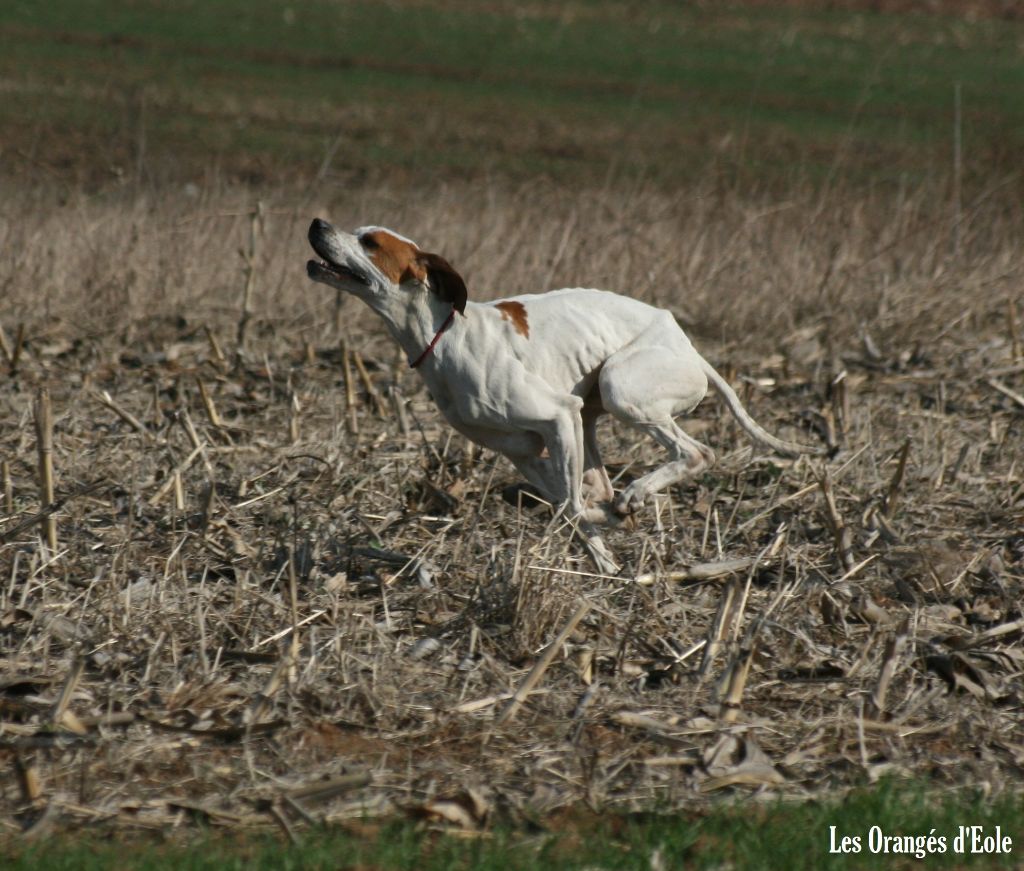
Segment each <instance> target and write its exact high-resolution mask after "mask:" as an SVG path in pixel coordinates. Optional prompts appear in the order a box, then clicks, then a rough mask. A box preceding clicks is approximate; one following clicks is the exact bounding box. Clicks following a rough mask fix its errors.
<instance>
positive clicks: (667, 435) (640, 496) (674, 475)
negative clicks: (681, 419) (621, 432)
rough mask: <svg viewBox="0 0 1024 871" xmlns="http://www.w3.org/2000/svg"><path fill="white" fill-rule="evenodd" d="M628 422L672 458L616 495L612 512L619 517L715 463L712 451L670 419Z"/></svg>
mask: <svg viewBox="0 0 1024 871" xmlns="http://www.w3.org/2000/svg"><path fill="white" fill-rule="evenodd" d="M631 423H632V425H633V426H634V427H636V428H637V429H639V430H641V431H642V432H646V433H647V434H648V435H650V436H651V437H652V438H653V439H654V440H655V441H657V442H658V443H659V444H660V445H661V446H662V447H664V448H665V449H666V450H667V451H668V452H669V456H670V457H671V458H672V459H671V460H670V461H669V462H667V463H666V464H665V465H664V466H661V467H659V468H657V469H655V470H654V471H653V472H649V473H648V474H646V475H644V476H643V477H642V478H637V480H635V481H633V482H632V483H631V484H630V485H629V486H628V487H626V489H625V490H623V491H622V492H621V493H620V494H619V495H618V497H617V498H616V499H615V510H616V511H618V512H619V513H620V514H632V513H633V512H634V511H636V510H637V509H638V508H640V507H641V506H642V505H643V504H644V502H645V501H646V499H647V497H648V496H650V495H652V494H654V493H658V492H660V491H662V490H664V489H665V488H666V487H671V486H672V485H673V484H677V483H679V482H680V481H685V480H687V479H692V478H695V477H696V476H697V475H699V474H700V473H701V472H703V471H704V470H705V469H707V468H709V467H710V466H711V465H713V464H714V462H715V454H714V451H712V450H711V448H709V447H708V446H707V445H702V444H701V443H700V442H698V441H697V440H696V439H692V438H690V436H688V435H687V434H686V433H685V432H683V431H682V430H681V429H680V428H679V427H678V426H677V425H676V423H675V421H673V420H672V419H671V418H669V419H668V420H664V421H659V422H639V421H631Z"/></svg>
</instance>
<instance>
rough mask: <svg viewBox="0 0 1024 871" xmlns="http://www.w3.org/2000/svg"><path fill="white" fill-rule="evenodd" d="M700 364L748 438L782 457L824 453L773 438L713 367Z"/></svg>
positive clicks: (820, 450)
mask: <svg viewBox="0 0 1024 871" xmlns="http://www.w3.org/2000/svg"><path fill="white" fill-rule="evenodd" d="M700 362H701V368H702V369H703V370H704V374H705V375H706V376H707V378H708V381H710V382H711V384H712V386H714V388H715V390H717V391H718V392H719V393H720V394H721V396H722V399H724V400H725V404H726V405H728V406H729V411H731V412H732V413H733V416H734V417H735V418H736V420H737V421H739V424H740V426H741V427H743V429H745V430H746V431H747V433H749V435H750V437H751V438H752V439H753V440H754V441H756V442H758V443H759V444H762V445H764V446H765V447H766V448H771V449H772V450H773V451H775V452H776V453H779V454H782V456H784V457H799V456H800V455H801V454H815V455H819V456H820V455H822V454H824V453H825V451H824V450H822V449H821V448H816V447H811V446H810V445H798V444H795V443H794V442H787V441H783V440H782V439H779V438H776V437H775V436H773V435H772V434H771V433H770V432H768V431H767V430H766V429H764V428H763V427H762V426H761V425H760V424H759V423H758V422H757V421H756V420H754V418H752V417H751V416H750V415H749V414H748V413H747V410H746V409H745V408H744V407H743V403H742V402H740V398H739V397H738V396H737V395H736V391H735V390H733V389H732V386H731V385H730V384H729V382H728V381H726V380H725V379H724V378H723V377H722V376H721V375H719V374H718V372H716V371H715V367H714V366H712V365H711V364H710V363H709V362H708V361H707V360H705V359H704V358H703V357H701V358H700Z"/></svg>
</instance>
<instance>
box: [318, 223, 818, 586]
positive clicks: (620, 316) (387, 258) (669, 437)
mask: <svg viewBox="0 0 1024 871" xmlns="http://www.w3.org/2000/svg"><path fill="white" fill-rule="evenodd" d="M309 241H310V244H311V245H312V246H313V250H314V251H316V253H317V255H318V256H319V257H320V258H322V259H321V261H315V260H311V261H309V263H308V265H307V272H308V274H309V277H310V278H312V279H313V280H314V281H320V282H323V283H325V284H328V285H330V286H331V287H335V288H339V289H341V290H344V291H347V292H348V293H351V294H353V295H354V296H357V297H359V298H360V299H361V300H363V301H364V302H365V303H367V304H368V305H369V306H370V308H372V309H373V310H374V311H375V312H377V314H378V315H380V316H381V318H382V319H383V320H384V323H385V324H386V325H387V328H388V330H389V331H390V332H391V335H392V336H394V338H395V340H396V341H397V342H398V343H399V344H400V345H401V346H402V348H403V349H404V350H405V353H406V354H407V355H408V358H409V363H410V365H411V366H412V367H413V368H414V369H418V370H419V372H420V374H421V375H422V376H423V379H424V381H426V383H427V387H428V388H429V389H430V393H431V395H432V396H433V398H434V401H435V402H436V403H437V405H438V407H439V408H440V409H441V413H442V414H444V416H445V418H447V420H448V422H449V423H450V424H451V425H452V426H453V427H454V428H455V429H456V430H458V431H459V432H460V433H462V434H463V435H464V436H466V437H467V438H469V439H472V440H473V441H474V442H476V443H477V444H480V445H483V446H484V447H486V448H490V449H491V450H494V451H498V452H499V453H502V454H504V455H505V456H506V457H508V458H509V460H511V461H512V464H513V465H514V466H515V467H516V468H517V469H518V470H519V471H520V472H521V473H522V475H523V476H524V477H525V478H526V480H527V481H528V482H529V483H530V484H532V485H533V486H534V487H535V488H537V490H538V491H540V493H541V494H542V495H543V496H544V497H545V498H546V499H549V500H550V501H551V502H552V504H554V505H556V506H560V507H562V508H564V509H565V510H566V511H567V512H568V514H569V515H570V516H571V518H573V519H574V520H575V521H576V522H577V523H578V524H579V529H580V531H581V533H582V534H583V537H584V539H585V541H586V544H587V548H588V550H589V551H590V554H591V556H592V557H593V558H594V561H595V563H596V564H597V566H598V568H599V570H600V571H602V572H606V573H614V572H615V571H617V566H616V564H615V560H614V559H613V557H612V555H611V553H610V551H609V550H608V548H607V546H606V545H605V544H604V542H603V541H602V539H601V538H600V536H599V534H598V532H597V530H596V529H595V528H594V526H593V524H594V522H597V521H601V520H605V519H608V516H609V515H608V509H609V507H610V508H611V509H612V510H613V511H614V512H615V513H616V514H618V515H625V514H630V513H632V512H634V511H636V509H637V508H639V507H640V506H641V505H643V503H644V500H645V499H646V498H647V497H648V496H649V495H651V494H652V493H656V492H658V491H660V490H663V489H665V488H666V487H668V486H670V485H671V484H675V483H676V482H677V481H681V480H684V479H686V478H692V477H694V476H695V475H698V474H700V472H702V471H703V470H704V469H706V468H707V467H708V466H710V465H711V464H712V463H713V462H714V461H715V455H714V453H713V452H712V450H711V449H710V448H708V447H707V446H706V445H702V444H701V443H700V442H698V441H695V440H694V439H692V438H690V436H688V435H687V434H686V433H685V432H683V431H682V430H681V429H680V428H679V427H678V426H677V425H676V423H675V421H674V420H673V418H675V417H677V416H678V415H681V414H685V413H686V412H688V411H691V410H692V409H693V408H694V407H695V406H696V405H697V404H698V403H699V402H700V401H701V400H702V399H703V398H704V395H705V394H706V393H707V389H708V382H709V381H710V382H711V384H712V385H714V387H715V388H716V389H717V390H718V392H719V393H720V394H721V395H722V397H723V399H724V400H725V403H726V405H728V407H729V410H730V411H731V412H732V413H733V414H734V415H735V416H736V419H737V420H738V421H739V423H740V425H741V426H742V427H743V429H745V430H746V431H747V432H748V433H749V434H750V436H751V437H752V438H753V439H754V440H756V441H757V442H759V443H761V444H762V445H764V446H766V447H768V448H771V449H772V450H775V451H777V452H779V453H780V454H784V455H787V456H796V455H798V454H800V453H809V452H812V449H810V448H805V447H802V446H800V445H795V444H791V443H789V442H784V441H782V440H780V439H777V438H775V437H774V436H772V435H770V434H769V433H768V432H766V431H765V430H764V429H762V428H761V427H760V426H759V425H758V424H757V423H756V422H755V421H754V420H753V418H751V417H750V415H749V414H748V413H747V412H746V410H745V409H744V408H743V406H742V405H741V403H740V401H739V398H738V397H737V396H736V394H735V392H734V391H733V389H732V388H731V387H730V386H729V384H728V383H727V382H726V381H725V379H723V378H722V376H721V375H719V374H718V373H717V372H716V371H715V370H714V369H713V368H712V367H711V365H710V364H709V363H708V362H707V361H706V360H705V359H704V358H703V357H701V355H700V354H698V353H697V351H696V350H695V349H694V347H693V345H691V344H690V340H689V339H688V338H687V337H686V334H685V333H684V332H683V331H682V330H681V329H680V328H679V325H678V324H677V323H676V321H675V318H673V317H672V315H671V314H670V313H669V312H667V311H664V310H662V309H657V308H654V307H653V306H650V305H647V304H646V303H642V302H639V301H638V300H635V299H630V298H629V297H625V296H619V295H618V294H615V293H609V292H607V291H601V290H585V289H581V288H572V289H566V290H554V291H551V292H550V293H543V294H527V295H524V296H517V297H513V298H511V299H505V300H499V301H496V302H487V303H476V302H469V301H468V300H467V294H466V285H465V283H464V282H463V280H462V278H461V277H460V276H459V274H458V273H457V272H456V271H455V270H454V269H453V268H452V267H451V266H450V265H449V264H448V262H447V261H446V260H444V258H442V257H439V256H438V255H437V254H429V253H427V252H425V251H421V250H420V249H419V247H418V246H417V245H416V244H415V243H414V242H412V241H410V240H409V239H406V238H404V237H403V236H399V235H398V234H397V233H394V232H392V231H391V230H386V229H384V228H382V227H362V228H360V229H358V230H356V231H355V233H354V234H349V233H344V232H340V231H338V230H336V229H334V228H333V227H332V226H331V225H330V224H328V223H327V222H326V221H322V220H320V219H319V218H318V219H316V220H314V221H313V223H312V225H311V226H310V228H309ZM605 413H608V414H611V415H614V416H615V417H616V418H618V419H619V420H621V421H623V422H624V423H628V424H630V425H631V426H633V427H635V428H637V429H639V430H640V431H641V432H645V433H647V434H648V435H650V436H651V437H652V438H653V439H654V440H655V441H657V442H658V443H659V444H660V445H662V447H664V448H665V449H666V450H667V451H668V453H669V462H667V463H666V464H665V465H663V466H661V467H660V468H658V469H655V470H654V471H652V472H649V473H648V474H646V475H644V476H643V477H641V478H638V479H637V480H635V481H633V482H632V483H631V484H629V485H628V486H627V487H626V488H625V489H624V490H623V491H622V492H621V493H619V494H618V495H617V496H616V494H615V493H614V491H613V490H612V485H611V481H609V479H608V474H607V472H606V471H605V469H604V465H603V464H602V462H601V457H600V454H599V453H598V446H597V433H596V424H597V419H598V418H599V417H600V416H601V415H602V414H605ZM815 452H816V451H815Z"/></svg>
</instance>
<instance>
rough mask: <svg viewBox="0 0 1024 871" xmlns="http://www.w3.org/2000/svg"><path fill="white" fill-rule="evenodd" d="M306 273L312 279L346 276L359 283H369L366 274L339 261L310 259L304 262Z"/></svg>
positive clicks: (320, 279)
mask: <svg viewBox="0 0 1024 871" xmlns="http://www.w3.org/2000/svg"><path fill="white" fill-rule="evenodd" d="M306 274H307V275H308V276H309V277H310V278H312V279H313V280H314V281H323V280H324V279H327V278H348V279H351V280H354V281H358V282H359V283H360V284H369V283H370V281H369V279H368V278H367V277H366V275H365V274H364V273H362V272H360V271H359V270H358V269H354V268H353V267H351V266H345V265H342V264H340V263H329V262H328V261H326V260H310V261H308V262H307V263H306Z"/></svg>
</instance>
